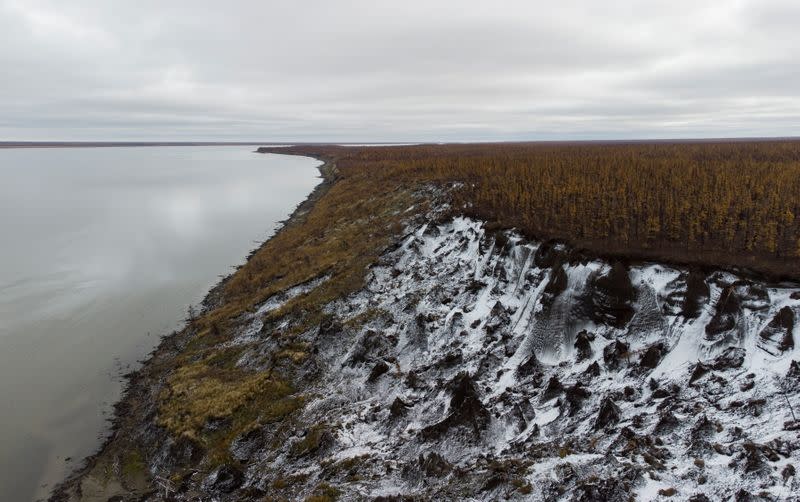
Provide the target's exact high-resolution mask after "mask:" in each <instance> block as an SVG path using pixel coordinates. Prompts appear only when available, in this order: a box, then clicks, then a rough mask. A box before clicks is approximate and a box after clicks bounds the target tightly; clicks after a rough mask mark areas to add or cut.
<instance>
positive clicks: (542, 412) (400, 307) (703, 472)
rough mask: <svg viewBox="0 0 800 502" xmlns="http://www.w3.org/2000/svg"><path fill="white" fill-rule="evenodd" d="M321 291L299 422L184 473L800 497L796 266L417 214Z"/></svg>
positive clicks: (651, 496)
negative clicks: (363, 264)
mask: <svg viewBox="0 0 800 502" xmlns="http://www.w3.org/2000/svg"><path fill="white" fill-rule="evenodd" d="M324 281H325V277H320V278H319V279H318V280H316V281H313V282H312V283H308V284H305V285H299V286H297V287H295V288H293V289H291V290H288V291H286V292H285V293H284V294H283V295H281V296H280V297H274V298H271V299H270V300H268V301H267V302H266V303H265V304H264V305H263V306H262V307H261V309H259V311H258V312H256V313H255V314H253V315H252V317H251V318H250V319H249V320H248V321H247V322H245V323H244V325H243V327H242V329H241V333H240V335H239V337H238V338H236V339H235V340H234V341H233V342H232V343H234V344H237V343H242V344H244V343H247V344H253V343H254V342H255V345H254V346H252V347H251V348H250V349H248V351H247V352H245V355H244V356H243V357H242V358H241V360H239V362H238V364H239V365H242V366H251V365H255V364H258V363H256V361H261V360H263V357H259V356H260V355H263V354H264V353H265V352H268V351H270V350H272V343H273V342H272V341H271V334H272V333H275V332H279V331H280V330H282V329H286V328H287V327H288V326H289V325H290V324H291V319H283V320H281V321H279V322H277V323H275V324H274V325H268V326H265V325H264V323H263V320H262V316H263V315H264V314H266V313H268V312H269V311H271V310H273V309H276V308H278V307H279V306H280V305H281V304H282V303H283V302H284V301H286V299H288V298H290V297H292V296H294V295H298V294H303V293H305V292H307V291H309V290H310V289H312V288H314V287H318V286H319V285H320V284H322V283H324ZM326 310H327V312H328V317H327V318H326V320H325V321H324V322H323V323H322V324H321V325H320V326H319V327H318V328H317V329H314V330H311V331H309V332H306V333H304V334H303V335H302V336H301V340H302V341H304V342H307V343H309V344H310V346H312V347H313V353H314V356H313V357H312V358H309V359H308V360H306V362H304V363H303V365H302V366H301V367H300V369H299V370H298V372H299V375H298V378H300V379H302V380H304V381H306V382H310V384H309V385H311V388H310V389H306V391H307V392H308V394H309V396H310V398H309V400H308V402H307V403H306V405H305V408H304V410H303V411H302V414H301V416H300V418H299V419H298V420H297V421H296V422H295V425H294V432H293V436H292V438H291V440H290V441H288V442H286V443H283V444H278V445H276V444H275V439H276V438H278V437H279V436H278V435H277V433H276V429H277V426H275V425H266V426H264V427H262V428H260V429H258V430H255V431H252V432H250V433H248V434H247V435H245V436H242V437H239V438H238V439H236V440H235V441H234V443H233V446H232V448H231V451H232V455H233V457H234V458H235V459H236V460H237V461H239V463H240V464H241V465H242V466H245V467H243V468H242V470H237V469H233V468H230V467H222V468H219V469H217V470H216V471H214V472H213V473H212V474H211V475H210V476H208V477H206V478H205V479H202V480H196V481H193V482H192V483H193V484H194V485H195V486H194V488H192V489H191V490H189V491H188V492H187V493H192V492H195V493H196V492H197V491H198V490H199V491H201V492H204V493H205V494H207V495H208V497H209V498H214V499H218V500H239V499H241V498H242V497H244V494H245V493H260V494H262V496H263V494H266V495H269V494H270V493H271V492H273V491H274V490H273V488H274V487H275V486H278V484H280V486H281V489H282V490H284V491H283V493H285V490H289V491H290V492H291V493H292V494H293V496H294V497H296V498H297V499H302V498H303V497H305V496H307V495H309V494H311V493H312V490H313V488H314V487H316V486H319V484H320V483H325V484H326V485H329V486H331V487H333V488H335V489H336V490H338V492H339V499H340V500H373V499H378V500H427V499H430V500H502V499H514V500H611V501H614V500H619V501H623V500H625V501H627V500H634V499H635V500H641V501H645V500H656V499H665V498H667V497H671V499H670V500H694V501H701V500H749V499H751V498H752V499H756V498H759V497H763V498H764V499H767V500H798V494H799V493H800V481H798V480H797V475H796V473H795V468H796V467H800V439H799V437H800V436H799V435H800V432H799V431H800V422H798V421H796V420H795V418H794V417H793V411H792V406H793V407H794V414H800V364H798V362H796V361H795V359H800V357H798V353H797V352H796V351H797V349H796V347H795V342H796V341H797V340H798V335H799V334H800V333H799V329H800V328H798V324H800V289H798V288H797V287H795V286H792V285H765V284H762V283H759V282H757V281H754V280H748V279H743V278H740V277H737V276H736V275H734V274H731V273H727V272H715V273H710V274H707V273H702V272H699V271H688V270H682V269H680V268H670V267H665V266H661V265H656V264H650V265H641V266H633V267H625V266H623V265H621V264H613V265H612V264H609V263H606V262H602V261H598V260H593V259H587V258H584V257H581V256H579V255H577V254H575V253H571V252H569V250H567V249H564V248H563V247H560V246H558V245H553V246H549V245H538V244H535V243H531V242H526V241H524V240H523V239H521V238H520V237H519V236H516V235H514V234H513V233H501V234H489V233H487V232H486V231H485V230H484V228H483V225H482V224H481V223H480V222H477V221H473V220H470V219H465V218H457V219H455V220H451V221H449V222H446V223H442V224H426V225H422V226H421V227H418V228H416V229H414V231H413V232H412V233H411V234H409V235H408V236H407V237H406V238H405V239H404V240H403V241H402V243H400V244H399V245H398V246H397V247H396V248H394V249H392V250H389V251H387V252H386V253H385V254H384V255H383V256H382V258H381V261H380V262H379V263H378V264H376V265H375V266H374V267H372V269H371V270H370V271H369V277H368V279H367V285H366V287H365V288H364V289H363V290H362V291H360V292H359V293H358V294H356V295H352V296H350V297H348V298H343V299H340V300H339V301H336V302H334V303H332V304H330V305H329V306H327V309H326ZM282 437H283V436H282ZM163 461H164V462H169V458H167V457H164V458H163ZM152 468H153V469H156V470H157V468H158V466H152ZM179 497H180V495H179ZM187 497H188V495H187Z"/></svg>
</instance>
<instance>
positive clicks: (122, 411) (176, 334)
mask: <svg viewBox="0 0 800 502" xmlns="http://www.w3.org/2000/svg"><path fill="white" fill-rule="evenodd" d="M252 153H256V154H265V153H275V154H276V155H294V156H300V157H309V158H314V159H316V160H318V161H320V162H322V164H321V165H319V166H317V170H318V171H319V172H320V178H321V181H320V183H318V184H317V185H316V186H315V187H314V189H313V190H312V191H311V193H310V194H309V195H308V196H307V197H306V198H305V199H304V200H303V201H302V202H300V204H298V205H297V207H295V209H294V210H293V211H292V212H291V213H290V214H289V216H288V217H287V218H286V219H285V220H283V221H282V222H281V223H282V224H281V226H280V227H279V228H277V229H276V230H275V232H274V233H273V234H272V235H271V236H270V237H269V239H267V240H265V241H263V242H262V243H261V244H259V245H258V246H257V247H256V248H254V249H253V250H251V251H250V252H249V253H248V254H247V256H246V257H245V261H244V263H247V261H249V260H250V259H251V258H252V257H253V255H255V254H256V253H257V252H258V251H259V250H260V249H261V248H263V247H264V246H265V245H267V243H268V242H269V241H271V240H272V239H274V238H275V237H276V236H277V235H279V234H280V233H281V232H283V231H285V230H286V229H287V228H291V227H292V226H294V225H297V224H298V223H299V222H300V220H301V219H302V218H303V217H305V216H306V215H307V214H308V213H309V212H310V211H311V209H312V208H313V207H314V205H315V204H316V203H317V201H318V200H319V199H320V198H322V197H323V196H324V195H325V193H327V191H328V190H329V189H330V188H331V186H333V184H334V183H335V182H336V179H337V171H336V163H335V160H334V159H333V158H330V157H327V156H324V155H310V154H309V155H300V154H296V153H291V154H290V153H285V154H284V153H277V152H270V151H262V147H259V148H258V149H257V150H255V151H253V152H252ZM244 263H242V264H241V265H238V266H237V267H236V269H235V270H234V271H233V272H231V273H229V274H227V275H225V276H224V277H222V278H220V280H219V281H218V282H217V283H216V284H215V285H213V286H212V287H211V288H210V289H209V290H208V292H207V293H206V294H205V296H204V297H203V299H202V300H201V302H200V311H199V312H198V315H200V314H203V313H206V312H209V311H211V310H213V309H214V308H215V307H217V306H219V304H220V300H221V293H222V289H223V287H224V286H225V284H227V282H228V281H229V280H230V279H231V278H232V277H233V276H234V274H236V271H238V270H239V269H240V268H241V267H242V266H244ZM190 321H191V319H185V320H184V325H183V326H182V327H181V328H180V329H179V330H175V331H173V332H172V333H169V334H166V335H163V336H161V338H160V340H159V342H158V345H156V347H155V348H154V349H153V350H152V351H151V352H150V353H149V354H148V355H147V358H146V359H145V360H144V361H142V362H141V363H142V364H141V366H140V367H139V368H137V369H135V370H133V371H131V372H129V373H126V374H124V375H121V377H122V378H123V379H124V380H125V385H124V388H123V390H122V394H121V395H120V397H119V399H118V400H117V402H115V403H114V405H113V417H112V418H111V419H110V420H109V427H108V429H107V436H106V438H105V439H104V440H103V442H102V444H101V445H100V446H99V447H98V449H97V451H96V452H95V453H92V454H91V455H90V456H88V457H86V458H85V459H83V460H81V463H80V464H79V465H77V466H76V467H75V469H73V470H72V471H71V473H70V474H69V475H68V476H67V477H66V478H65V479H63V480H62V481H61V482H59V483H58V484H57V485H55V486H54V488H53V490H52V491H51V492H50V495H49V496H48V497H47V499H44V500H48V501H54V502H61V501H67V500H69V495H68V493H67V491H68V490H70V488H72V487H73V486H74V485H75V484H76V483H79V482H80V481H81V479H82V478H83V477H84V476H86V475H87V474H89V473H90V472H91V470H92V469H93V468H94V467H95V466H96V464H97V461H98V459H99V458H100V456H101V455H102V454H103V452H104V451H105V450H106V448H107V447H108V446H109V445H110V444H111V443H112V442H113V441H114V439H115V437H116V436H117V434H118V433H119V432H120V430H121V428H122V422H123V420H124V419H125V417H126V415H127V413H126V412H127V411H128V410H130V409H131V407H132V405H134V403H132V402H130V401H132V400H135V399H136V397H137V395H140V394H141V393H142V392H143V391H144V388H143V385H144V384H145V382H146V381H147V377H148V375H147V372H148V370H149V369H150V366H151V365H152V364H154V362H155V361H156V360H157V359H158V358H159V357H160V356H163V355H166V354H169V353H170V352H173V351H175V350H176V349H177V348H178V347H179V345H180V344H181V343H182V342H183V340H181V338H182V336H183V337H186V335H187V334H189V333H187V328H188V327H189V324H190ZM189 335H190V334H189ZM40 500H41V499H40Z"/></svg>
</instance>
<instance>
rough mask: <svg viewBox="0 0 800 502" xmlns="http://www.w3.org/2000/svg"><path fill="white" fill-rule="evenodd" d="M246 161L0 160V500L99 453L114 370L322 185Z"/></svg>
mask: <svg viewBox="0 0 800 502" xmlns="http://www.w3.org/2000/svg"><path fill="white" fill-rule="evenodd" d="M250 150H251V149H249V147H242V146H237V147H150V148H146V147H139V148H74V149H55V148H53V149H39V148H37V149H6V150H4V149H0V406H1V407H2V410H1V411H2V412H0V500H9V501H11V500H13V501H25V500H36V499H38V498H42V497H46V496H47V495H48V494H49V491H50V490H51V489H52V488H53V486H54V484H56V483H58V482H59V481H60V480H61V479H63V477H64V476H65V475H66V474H68V472H69V471H70V470H72V469H73V468H74V467H76V466H77V465H79V463H80V462H81V460H82V459H83V458H84V457H85V456H87V455H89V454H91V453H93V452H94V451H96V449H97V448H98V447H99V446H100V444H101V442H102V439H103V438H104V437H105V436H104V434H105V433H106V429H107V427H108V422H107V420H108V419H109V418H110V416H111V413H112V405H113V403H114V402H115V401H116V400H118V398H119V396H120V392H121V389H122V386H123V384H124V382H123V380H122V378H121V377H120V375H121V374H122V373H126V372H128V371H130V370H132V369H135V367H136V364H137V361H139V360H142V359H144V358H145V357H146V355H147V354H148V353H149V352H150V351H151V350H152V349H153V348H154V347H155V345H156V344H157V343H158V338H159V336H160V335H163V334H165V333H168V332H170V331H172V330H174V329H176V328H178V327H179V326H180V324H181V321H182V319H184V318H185V317H186V312H187V307H188V305H190V304H197V303H198V302H199V301H200V300H201V299H202V298H203V296H204V295H205V293H206V292H207V291H208V289H209V288H210V287H211V286H212V285H213V284H215V283H216V282H217V281H218V280H219V276H220V275H226V274H228V273H230V272H231V271H232V270H233V269H232V266H235V265H237V264H241V263H243V261H244V258H245V257H246V256H247V254H248V252H249V251H250V250H251V249H253V248H255V247H256V246H257V243H258V242H260V241H263V240H265V239H267V238H268V237H269V236H270V235H271V234H272V232H274V230H275V227H276V224H277V222H278V221H280V220H283V219H285V218H286V217H287V216H288V215H289V214H290V213H291V211H292V210H293V209H294V208H295V206H296V205H297V204H299V203H300V202H301V201H302V200H303V199H305V197H306V196H307V195H308V194H309V193H310V192H311V190H312V189H313V187H314V186H315V185H316V184H317V183H318V182H319V179H318V175H319V173H318V171H317V169H316V166H318V165H319V162H318V161H316V160H313V159H309V158H304V157H291V156H281V155H259V154H255V153H252V152H251V151H250Z"/></svg>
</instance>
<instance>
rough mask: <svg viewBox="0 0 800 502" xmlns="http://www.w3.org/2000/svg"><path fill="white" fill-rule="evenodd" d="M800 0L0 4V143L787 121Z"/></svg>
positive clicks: (580, 130) (564, 135) (535, 133)
mask: <svg viewBox="0 0 800 502" xmlns="http://www.w3.org/2000/svg"><path fill="white" fill-rule="evenodd" d="M799 23H800V1H798V0H717V1H713V0H703V1H698V0H689V1H685V0H668V1H663V2H661V1H644V0H637V1H601V0H586V1H579V0H574V1H570V0H559V1H557V2H553V1H548V2H544V1H533V0H526V1H500V0H498V1H495V2H490V1H486V0H481V1H471V0H452V1H435V0H425V1H417V0H392V1H380V0H377V1H376V0H365V1H334V0H324V1H323V0H320V1H312V0H287V1H264V0H260V1H259V0H253V1H246V0H238V1H232V0H228V1H226V2H221V1H219V0H213V1H210V0H191V1H189V0H127V1H122V0H69V1H67V0H52V1H47V0H42V1H38V0H0V33H2V37H0V65H1V66H0V140H117V139H124V140H140V139H141V140H207V139H220V140H258V141H287V140H297V141H300V140H304V141H440V140H501V139H508V140H520V139H553V138H560V139H593V138H594V139H597V138H652V137H658V138H677V137H732V136H789V135H793V136H794V135H799V134H800V127H799V126H800V27H799Z"/></svg>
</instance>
